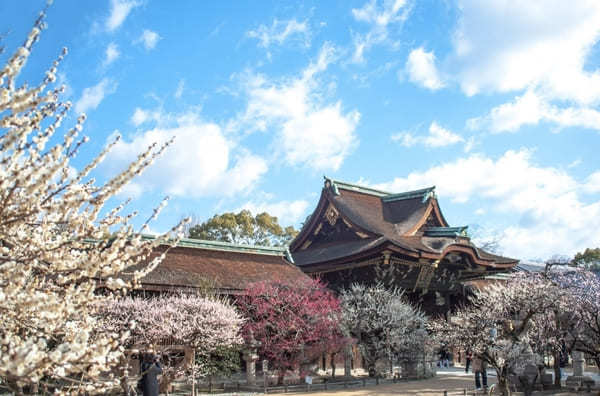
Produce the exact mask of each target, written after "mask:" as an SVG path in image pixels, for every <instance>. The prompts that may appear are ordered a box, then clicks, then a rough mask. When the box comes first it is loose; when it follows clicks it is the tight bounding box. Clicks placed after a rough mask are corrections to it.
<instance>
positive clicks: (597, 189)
mask: <svg viewBox="0 0 600 396" xmlns="http://www.w3.org/2000/svg"><path fill="white" fill-rule="evenodd" d="M583 189H584V191H585V192H587V193H600V171H596V172H594V173H592V174H591V175H589V176H588V178H587V180H586V182H585V184H584V186H583Z"/></svg>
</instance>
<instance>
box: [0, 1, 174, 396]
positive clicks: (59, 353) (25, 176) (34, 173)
mask: <svg viewBox="0 0 600 396" xmlns="http://www.w3.org/2000/svg"><path fill="white" fill-rule="evenodd" d="M44 16H45V15H44V12H42V13H41V14H40V17H39V18H38V19H37V20H36V22H35V24H34V27H33V28H32V30H31V32H30V33H29V35H28V36H27V38H26V40H25V42H24V43H23V45H22V47H20V48H18V49H17V50H16V51H15V52H14V54H13V55H12V56H11V57H9V59H8V61H7V62H6V64H5V65H4V66H0V351H1V352H0V379H1V381H2V384H3V386H7V387H9V388H10V389H12V390H13V391H15V392H17V393H20V392H21V390H22V388H23V387H24V386H30V387H32V388H34V389H35V388H36V387H40V388H41V390H40V391H42V392H43V393H46V392H55V393H70V394H75V393H81V392H83V391H85V392H87V393H89V394H92V393H102V392H103V391H104V389H105V388H106V387H109V386H112V384H113V383H115V381H116V380H115V379H114V378H112V377H111V376H110V375H105V376H104V377H103V378H102V380H100V375H101V373H108V372H110V370H111V367H112V366H113V365H114V364H116V362H118V360H119V359H120V357H121V355H122V352H123V347H122V345H121V340H122V334H119V333H108V332H105V333H94V331H93V330H94V328H96V327H97V320H96V319H95V317H94V316H93V313H94V310H95V307H96V306H97V303H98V302H100V301H105V300H108V299H110V298H111V294H112V293H111V292H110V288H119V289H121V288H123V287H126V286H129V285H130V283H132V282H135V281H136V280H137V279H139V277H141V276H143V275H145V274H146V273H147V272H148V271H150V270H152V269H153V268H154V267H156V265H158V263H159V262H160V260H161V257H157V258H156V259H155V260H152V261H151V262H150V263H149V264H148V265H146V266H144V265H138V266H137V267H136V268H137V271H136V272H134V273H131V274H129V275H128V276H127V277H126V279H127V281H125V280H120V279H119V277H120V275H121V274H123V273H124V272H126V271H127V268H128V267H131V266H132V265H136V264H140V263H141V262H145V261H144V260H146V259H147V258H148V256H149V254H150V252H151V251H152V250H153V248H154V247H155V246H157V245H159V244H162V243H176V238H175V239H173V240H172V241H167V240H166V236H163V237H161V238H157V239H154V240H149V241H147V240H142V237H141V235H139V234H138V233H134V229H133V227H132V226H131V225H130V224H129V221H130V220H131V219H132V217H133V216H135V213H129V214H123V213H122V211H123V209H124V205H125V204H122V205H119V206H117V207H116V208H114V209H112V210H110V209H109V210H106V207H105V205H106V203H107V201H108V200H109V199H110V198H111V197H113V196H114V195H115V194H116V193H117V192H118V191H119V190H120V189H121V188H122V187H123V186H124V185H125V184H126V183H127V182H128V181H129V180H131V179H132V178H133V177H134V176H135V175H138V174H140V173H141V172H142V171H143V170H144V168H146V167H147V166H148V165H150V164H151V163H152V161H153V160H154V159H155V158H156V157H157V156H158V155H159V154H160V153H161V152H162V151H163V150H164V149H165V147H166V145H163V146H161V147H150V148H149V149H148V150H147V151H145V152H143V153H141V154H140V155H139V157H138V158H137V160H136V161H134V162H133V163H131V164H130V165H129V167H128V168H127V169H125V170H124V171H122V172H121V173H120V174H118V175H116V177H114V178H112V179H110V180H108V181H107V182H105V183H104V184H102V185H97V184H96V183H95V181H94V179H93V178H90V176H89V175H90V172H91V171H92V170H93V169H94V167H96V165H97V164H98V163H99V162H100V161H101V160H102V159H103V158H104V156H105V155H106V153H107V151H108V150H109V149H110V145H109V147H107V148H106V149H105V150H104V151H102V152H101V153H100V155H98V156H97V157H96V158H95V159H94V160H92V161H91V162H90V163H89V164H88V165H87V166H85V167H84V168H83V169H82V170H80V171H78V172H74V171H73V168H72V167H71V166H70V165H69V161H70V160H71V159H72V158H73V157H74V156H75V155H76V154H77V152H78V151H79V150H80V148H81V146H82V144H83V143H85V142H86V141H87V138H86V137H79V134H80V132H81V130H82V125H83V122H84V120H85V116H84V115H81V116H79V117H78V118H77V121H76V122H75V125H74V126H73V127H72V128H71V129H69V130H67V131H66V132H65V133H64V138H63V139H62V141H60V140H61V139H59V138H58V137H57V136H56V134H57V132H58V130H59V128H60V126H61V124H62V123H63V121H64V120H65V116H66V114H67V112H68V110H69V108H70V107H71V104H70V103H68V102H66V103H63V102H61V101H60V100H59V96H60V94H61V92H62V90H63V88H53V87H52V83H53V82H54V81H55V79H56V73H57V68H58V65H59V63H60V61H61V59H62V58H63V56H64V55H65V54H66V49H65V50H63V51H62V53H61V54H60V56H59V57H58V59H57V60H55V61H54V62H53V63H52V64H51V65H50V67H49V69H48V71H47V72H46V74H45V77H44V78H43V80H42V82H41V83H40V84H39V85H37V86H30V85H27V84H21V85H19V84H18V83H17V77H18V75H19V73H20V72H21V70H22V69H23V67H24V65H25V63H26V61H27V59H28V56H29V54H30V52H31V49H32V46H33V44H34V43H35V42H36V41H37V40H38V38H39V35H40V32H41V30H42V29H43V28H44V22H43V21H44ZM56 141H58V143H56V144H54V143H52V144H54V145H50V143H51V142H56ZM156 214H158V213H157V212H156V213H154V215H153V216H152V217H154V216H155V215H156ZM173 231H177V228H175V229H174V230H173ZM99 285H103V286H104V287H105V288H106V289H107V293H103V294H100V293H96V291H97V288H98V286H99Z"/></svg>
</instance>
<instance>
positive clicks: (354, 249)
mask: <svg viewBox="0 0 600 396" xmlns="http://www.w3.org/2000/svg"><path fill="white" fill-rule="evenodd" d="M385 241H386V239H385V238H383V237H379V238H368V239H361V240H358V241H351V242H345V243H339V244H334V245H329V246H321V247H315V248H312V249H306V250H298V251H297V252H296V253H294V262H295V263H296V265H298V266H300V267H302V266H305V265H310V264H315V263H320V262H324V261H332V260H336V259H339V258H343V257H348V256H353V255H356V254H360V253H363V252H366V251H369V250H370V249H372V248H374V247H376V246H379V245H380V244H382V243H384V242H385Z"/></svg>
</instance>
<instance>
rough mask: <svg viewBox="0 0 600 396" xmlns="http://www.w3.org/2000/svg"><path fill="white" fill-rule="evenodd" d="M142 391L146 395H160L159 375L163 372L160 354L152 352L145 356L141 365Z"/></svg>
mask: <svg viewBox="0 0 600 396" xmlns="http://www.w3.org/2000/svg"><path fill="white" fill-rule="evenodd" d="M141 372H142V379H141V382H142V393H143V395H144V396H158V378H157V377H158V375H159V374H162V368H161V367H160V362H159V359H158V356H155V355H154V354H152V353H149V354H146V355H145V356H144V361H143V362H142V365H141Z"/></svg>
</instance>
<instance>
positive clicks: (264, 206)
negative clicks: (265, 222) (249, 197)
mask: <svg viewBox="0 0 600 396" xmlns="http://www.w3.org/2000/svg"><path fill="white" fill-rule="evenodd" d="M308 205H309V203H308V201H305V200H296V201H279V202H262V201H261V202H254V201H250V202H247V203H245V204H244V205H243V206H242V207H240V208H238V209H236V210H235V212H238V211H240V210H242V209H247V210H249V211H250V212H252V213H253V214H254V215H256V214H258V213H262V212H267V213H269V214H270V215H271V216H276V217H277V219H278V220H279V224H280V225H282V226H287V225H291V224H298V223H299V222H300V221H301V220H304V218H305V217H306V209H307V208H308Z"/></svg>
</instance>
